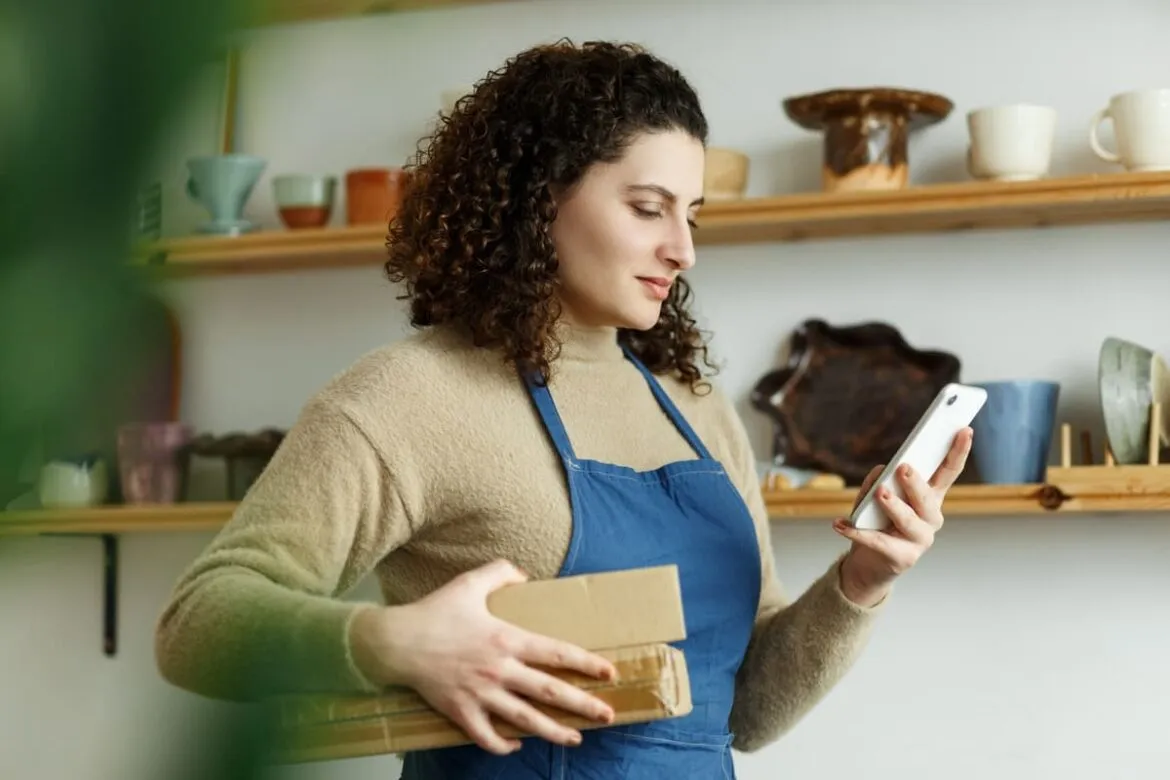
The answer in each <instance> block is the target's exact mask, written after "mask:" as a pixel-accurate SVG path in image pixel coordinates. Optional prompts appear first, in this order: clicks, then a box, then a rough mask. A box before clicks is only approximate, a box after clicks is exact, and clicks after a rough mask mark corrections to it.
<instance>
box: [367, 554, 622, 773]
mask: <svg viewBox="0 0 1170 780" xmlns="http://www.w3.org/2000/svg"><path fill="white" fill-rule="evenodd" d="M525 579H526V578H525V576H524V575H523V574H522V573H521V572H520V571H518V570H517V569H516V568H515V567H514V566H512V565H511V564H510V563H507V562H505V561H496V562H494V563H491V564H488V565H486V566H482V567H480V568H478V569H474V570H472V571H469V572H467V573H465V574H462V575H460V576H459V577H456V578H455V579H454V580H452V581H451V582H449V583H447V584H446V585H444V586H443V587H441V588H439V589H438V590H436V591H435V592H433V593H431V594H430V595H428V596H426V597H425V598H422V599H420V600H419V601H417V602H414V603H412V604H407V605H404V606H399V607H381V608H376V609H370V610H366V611H364V612H361V613H359V614H358V616H357V617H356V618H355V619H354V621H353V623H352V628H351V630H350V635H351V645H352V647H353V654H354V662H355V663H356V664H357V666H358V668H359V669H360V670H361V671H362V673H363V674H365V675H366V677H367V678H369V679H370V680H371V681H372V682H375V683H379V684H383V685H407V686H409V687H411V688H413V689H415V690H416V691H417V692H418V693H419V695H421V696H422V697H423V698H424V699H425V700H426V701H427V702H428V703H429V704H430V705H431V706H432V707H434V708H435V709H436V710H438V711H439V712H441V713H443V714H444V715H446V716H447V717H448V718H450V719H451V720H452V721H454V722H455V723H456V724H457V725H458V726H460V727H461V728H462V729H463V730H464V731H466V732H467V734H468V735H469V736H470V737H471V738H472V739H473V740H475V742H476V743H478V744H479V745H480V746H481V747H483V748H484V749H485V750H489V751H491V752H493V753H497V754H501V755H503V754H506V753H510V752H512V751H514V750H517V749H519V747H520V742H519V741H518V740H514V739H505V738H504V737H502V736H501V735H500V734H499V733H498V732H497V731H496V730H495V728H493V726H492V723H491V721H490V719H489V718H490V717H491V716H495V717H498V718H500V719H501V720H504V721H509V722H511V723H512V724H514V725H515V726H517V727H519V728H520V729H522V730H524V731H527V732H531V733H533V734H536V735H537V736H540V737H544V738H545V739H547V740H549V741H551V742H555V743H558V744H563V745H576V744H578V743H579V742H580V740H581V735H580V733H579V732H578V731H577V730H576V729H572V728H568V727H566V726H563V725H561V724H559V723H557V722H556V721H555V720H553V719H552V718H550V717H548V716H547V715H545V714H544V713H542V712H540V711H539V710H538V709H536V708H535V707H534V706H533V705H532V703H531V701H539V702H543V703H545V704H551V705H555V706H556V707H558V708H560V709H563V710H567V711H569V712H574V713H577V714H580V715H583V716H585V717H587V718H590V719H592V720H596V721H598V723H599V724H606V723H609V722H610V721H612V719H613V710H612V709H611V708H610V707H609V705H608V704H606V703H605V702H603V701H601V700H600V699H598V698H597V697H595V696H593V695H592V694H589V693H586V692H585V691H583V690H581V689H580V688H578V687H576V686H574V685H572V684H571V683H568V682H565V681H564V680H560V679H558V678H556V677H554V676H553V675H551V674H549V673H547V672H544V671H541V670H539V669H535V668H533V666H532V665H540V666H543V667H546V668H552V669H555V668H559V669H571V670H575V671H578V672H582V673H584V674H587V675H590V676H593V677H598V678H600V679H604V680H612V679H614V678H615V677H616V675H617V670H616V669H615V668H614V666H613V664H612V663H610V662H609V661H608V660H607V659H605V658H602V657H601V656H599V655H596V654H594V653H590V652H587V651H585V650H583V649H581V648H580V647H577V646H576V645H573V644H570V643H567V642H562V641H560V640H557V639H552V638H549V637H545V636H541V635H538V634H534V633H531V632H528V631H525V630H523V629H520V628H518V627H516V626H514V625H513V624H511V623H508V622H506V621H504V620H501V619H499V618H497V617H495V616H494V615H492V614H491V613H490V612H489V611H488V608H487V597H488V594H489V593H491V592H492V591H494V590H496V589H497V588H500V587H502V586H504V585H510V584H513V583H520V582H524V581H525Z"/></svg>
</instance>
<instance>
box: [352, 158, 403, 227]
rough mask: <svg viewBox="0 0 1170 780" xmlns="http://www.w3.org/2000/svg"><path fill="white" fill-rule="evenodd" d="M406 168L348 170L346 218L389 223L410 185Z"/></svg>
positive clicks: (359, 223)
mask: <svg viewBox="0 0 1170 780" xmlns="http://www.w3.org/2000/svg"><path fill="white" fill-rule="evenodd" d="M407 181H408V174H407V173H406V171H404V170H403V169H402V168H357V169H354V170H351V171H348V172H346V174H345V199H346V221H347V222H348V224H350V225H374V224H378V225H385V224H389V222H390V220H391V219H392V218H393V217H394V214H395V213H396V212H397V211H398V205H399V203H401V202H402V192H403V190H404V189H405V188H406V183H407Z"/></svg>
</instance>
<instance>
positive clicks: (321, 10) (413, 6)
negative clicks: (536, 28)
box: [252, 0, 500, 27]
mask: <svg viewBox="0 0 1170 780" xmlns="http://www.w3.org/2000/svg"><path fill="white" fill-rule="evenodd" d="M499 1H500V0H259V2H257V3H256V4H255V11H254V14H253V16H252V18H253V19H254V20H255V21H254V23H253V26H256V27H264V26H268V25H277V24H292V23H298V22H317V21H324V20H326V19H343V18H346V17H353V16H371V15H374V14H384V13H393V12H395V11H425V10H433V9H438V8H452V7H456V6H463V5H485V4H487V3H492V2H499Z"/></svg>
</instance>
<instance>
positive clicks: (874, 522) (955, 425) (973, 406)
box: [849, 383, 987, 531]
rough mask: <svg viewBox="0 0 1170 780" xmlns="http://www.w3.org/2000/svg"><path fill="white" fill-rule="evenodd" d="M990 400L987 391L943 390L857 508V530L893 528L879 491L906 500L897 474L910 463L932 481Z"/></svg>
mask: <svg viewBox="0 0 1170 780" xmlns="http://www.w3.org/2000/svg"><path fill="white" fill-rule="evenodd" d="M986 401H987V391H986V390H984V389H983V388H981V387H971V386H969V385H962V384H957V383H952V384H948V385H946V386H945V387H943V388H942V389H941V390H940V391H939V393H938V395H937V396H935V399H934V400H933V401H932V402H931V404H930V407H929V408H927V410H926V411H925V412H924V413H923V415H922V417H921V418H920V419H919V420H918V424H917V425H915V426H914V430H913V431H911V432H910V435H909V436H907V437H906V441H904V442H902V446H901V447H899V448H898V451H897V453H895V454H894V457H893V458H891V459H890V462H889V463H887V464H886V466H885V468H884V469H882V473H881V474H880V475H879V476H878V478H877V479H875V480H874V482H873V484H872V485H870V486H869V490H867V491H866V493H865V495H864V496H863V497H862V499H861V501H859V502H858V504H857V508H856V509H855V510H853V514H852V515H851V516H850V517H849V522H850V524H852V525H853V527H854V528H861V529H869V530H875V531H881V530H884V529H886V528H888V527H889V526H890V519H889V518H888V517H886V513H885V510H883V509H882V507H881V505H880V504H879V503H878V501H877V496H876V494H877V489H878V488H879V487H881V486H883V485H884V486H886V487H888V488H889V489H890V490H891V491H893V493H894V495H896V496H898V497H899V498H901V499H903V500H904V499H905V498H906V494H905V493H904V492H903V490H902V484H901V482H900V481H899V480H898V478H897V477H896V476H895V475H894V474H895V471H897V469H898V467H899V466H901V465H903V464H905V463H909V464H910V468H912V469H914V470H915V471H916V472H918V473H919V474H921V475H922V478H923V479H927V480H928V479H930V478H931V476H933V475H934V472H935V471H937V470H938V467H939V466H941V465H942V462H943V459H944V458H946V456H947V452H949V451H950V449H951V444H952V443H953V442H954V439H955V436H956V435H957V434H958V433H959V431H961V430H963V429H964V428H966V427H967V426H968V425H970V424H971V421H972V420H974V419H975V415H976V414H978V413H979V410H980V409H982V408H983V404H984V403H985V402H986Z"/></svg>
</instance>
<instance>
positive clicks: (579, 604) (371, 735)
mask: <svg viewBox="0 0 1170 780" xmlns="http://www.w3.org/2000/svg"><path fill="white" fill-rule="evenodd" d="M488 608H489V610H490V611H491V612H492V614H494V615H496V616H497V617H499V618H501V619H503V620H507V621H509V622H511V623H514V624H516V625H518V626H520V627H521V628H525V629H527V630H529V631H533V632H536V633H540V634H545V635H548V636H552V637H556V638H558V639H563V640H565V641H568V642H572V643H574V644H577V645H580V646H581V647H584V648H585V649H587V650H593V651H596V652H597V653H599V654H600V655H603V656H605V657H606V658H609V659H610V660H611V661H613V662H614V665H615V666H616V667H617V670H618V676H617V679H616V680H614V681H613V682H608V683H607V682H603V681H600V680H596V679H594V678H591V677H588V676H585V675H579V674H577V673H573V672H565V671H561V670H556V671H553V672H552V673H553V674H554V675H555V676H557V677H560V678H561V679H564V680H568V681H569V682H571V683H573V684H574V685H577V686H578V687H580V688H583V689H585V690H588V691H590V692H591V693H593V694H594V695H596V696H598V697H599V698H600V699H602V700H603V701H605V702H606V703H607V704H609V705H610V706H611V707H612V708H613V710H614V721H613V724H611V725H620V724H626V723H638V722H646V721H652V720H661V719H665V718H674V717H679V716H682V715H686V714H687V713H689V712H690V711H691V707H692V702H691V691H690V681H689V678H688V676H687V667H686V659H685V658H684V657H683V653H682V651H680V650H679V649H677V648H674V647H671V646H670V645H669V644H668V643H670V642H677V641H681V640H682V639H685V638H686V626H685V623H684V620H683V609H682V597H681V593H680V589H679V581H678V569H677V568H676V567H675V566H673V565H667V566H655V567H650V568H644V569H631V570H625V571H616V572H605V573H600V574H586V575H578V576H574V577H563V578H558V579H552V580H536V581H532V582H526V583H522V584H519V585H512V586H508V587H506V588H501V589H500V590H498V591H496V592H495V593H493V594H492V595H491V597H489V600H488ZM270 705H272V706H273V709H274V712H275V716H276V721H277V726H278V729H277V731H278V735H277V740H276V744H275V755H274V756H273V759H274V760H275V761H276V762H277V763H301V762H308V761H326V760H333V759H340V758H354V757H359V756H370V755H379V754H388V753H401V752H405V751H410V750H423V749H427V748H437V747H451V746H455V745H461V744H468V743H470V742H471V741H472V740H471V739H470V738H469V737H468V736H467V735H466V734H465V733H464V732H463V730H462V729H460V728H459V727H458V726H456V725H455V724H454V723H453V722H451V721H450V720H449V719H448V718H446V717H445V716H444V715H442V714H440V713H439V712H437V711H435V710H434V709H433V708H431V707H430V706H429V705H428V704H427V703H426V701H424V700H423V699H422V698H421V697H420V696H419V695H418V694H416V693H415V692H414V691H412V690H410V689H406V688H389V689H387V690H385V691H384V692H382V693H378V694H346V695H340V696H324V695H322V696H288V697H281V698H279V699H276V700H273V701H272V702H270ZM535 706H537V708H538V709H540V710H541V711H543V712H545V713H548V714H549V715H551V716H552V717H554V718H555V719H556V720H557V721H559V722H561V723H564V724H566V725H569V726H572V727H574V728H579V729H590V728H597V727H598V726H599V724H597V723H596V722H594V721H590V720H588V719H586V718H579V717H577V716H574V715H571V714H569V713H567V712H564V711H562V710H558V709H556V708H551V707H547V706H545V705H541V704H537V705H535ZM496 726H497V728H498V730H499V732H500V733H501V734H502V735H504V736H507V737H522V736H528V734H526V733H524V732H521V731H519V730H517V729H515V728H514V727H512V726H511V725H510V724H506V723H503V722H500V721H496Z"/></svg>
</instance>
